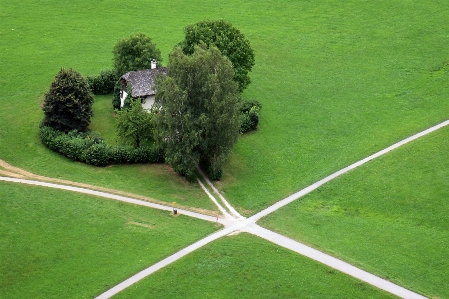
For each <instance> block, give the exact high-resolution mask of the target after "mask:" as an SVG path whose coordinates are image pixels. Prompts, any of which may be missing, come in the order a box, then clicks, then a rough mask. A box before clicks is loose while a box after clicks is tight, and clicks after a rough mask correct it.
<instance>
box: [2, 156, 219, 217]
mask: <svg viewBox="0 0 449 299" xmlns="http://www.w3.org/2000/svg"><path fill="white" fill-rule="evenodd" d="M0 175H2V176H5V177H12V178H17V179H28V180H35V181H40V182H48V183H55V184H62V185H67V186H75V187H80V188H84V189H90V190H96V191H100V192H106V193H110V194H117V195H121V196H125V197H130V198H135V199H140V200H143V201H148V202H152V203H156V204H159V205H167V204H168V203H167V202H164V201H160V200H157V199H154V198H151V197H147V196H143V195H139V194H134V193H130V192H125V191H121V190H116V189H110V188H104V187H99V186H95V185H89V184H84V183H78V182H73V181H68V180H63V179H56V178H50V177H46V176H41V175H37V174H34V173H32V172H28V171H26V170H23V169H21V168H18V167H14V166H12V165H10V164H8V163H7V162H5V161H3V160H0ZM178 208H180V209H183V210H189V211H193V212H197V213H201V214H205V215H209V216H216V215H217V212H216V211H211V210H206V209H200V208H192V207H187V206H183V205H179V204H178Z"/></svg>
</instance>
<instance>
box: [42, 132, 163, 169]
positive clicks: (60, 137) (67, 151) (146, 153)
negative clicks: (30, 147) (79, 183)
mask: <svg viewBox="0 0 449 299" xmlns="http://www.w3.org/2000/svg"><path fill="white" fill-rule="evenodd" d="M39 135H40V138H41V140H42V143H44V144H45V145H46V146H47V147H48V148H49V149H51V150H52V151H55V152H58V153H60V154H61V155H63V156H65V157H67V158H69V159H70V160H74V161H81V162H85V163H87V164H90V165H95V166H106V165H108V164H127V163H161V162H164V150H163V148H161V147H158V146H152V147H149V146H144V147H140V148H136V149H134V148H133V147H131V146H122V145H113V146H108V145H107V144H106V143H105V142H104V140H103V138H102V137H101V136H99V135H98V134H96V133H92V132H89V133H82V132H78V131H71V132H69V133H67V134H66V133H64V132H61V131H58V130H55V129H53V128H51V127H48V126H41V127H40V133H39Z"/></svg>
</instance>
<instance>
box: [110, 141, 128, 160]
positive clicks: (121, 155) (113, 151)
mask: <svg viewBox="0 0 449 299" xmlns="http://www.w3.org/2000/svg"><path fill="white" fill-rule="evenodd" d="M131 150H132V148H131V147H125V146H120V145H112V146H109V147H108V156H109V163H111V164H127V163H131Z"/></svg>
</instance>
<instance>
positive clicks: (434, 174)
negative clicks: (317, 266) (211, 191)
mask: <svg viewBox="0 0 449 299" xmlns="http://www.w3.org/2000/svg"><path fill="white" fill-rule="evenodd" d="M447 148H449V128H444V129H442V130H440V131H438V132H435V133H432V134H431V135H428V136H426V137H423V138H422V139H419V140H417V141H415V142H413V143H411V144H408V145H406V146H404V147H402V148H400V149H397V150H396V151H394V152H391V153H389V154H387V155H386V156H383V157H381V158H378V159H377V160H374V161H372V162H369V163H368V164H366V165H364V166H361V167H360V168H357V169H355V170H353V171H352V172H350V173H348V174H345V175H344V176H342V177H340V178H337V179H335V180H334V181H332V182H330V183H328V184H326V185H324V186H322V187H321V188H319V189H317V190H316V191H315V192H313V193H311V194H309V195H307V196H306V197H304V198H303V199H300V200H298V201H296V202H294V203H292V204H290V205H289V206H288V207H284V208H283V209H281V210H279V211H277V212H275V213H274V214H273V215H270V216H268V217H267V218H266V219H263V220H262V221H261V224H262V225H263V226H266V227H268V228H271V229H273V230H276V231H278V232H280V233H282V234H284V235H286V236H290V237H293V238H295V239H298V240H301V241H304V242H306V243H309V244H311V245H312V246H313V247H316V248H320V249H322V250H324V251H326V252H329V253H331V254H332V255H335V256H337V257H340V258H342V259H343V260H346V261H348V262H350V263H353V264H355V265H357V266H360V267H362V268H363V269H365V270H367V271H369V272H372V273H375V274H377V275H380V276H382V277H386V278H387V279H389V280H392V281H394V282H396V283H398V284H399V285H402V286H405V287H408V288H410V289H412V290H414V291H417V292H419V293H423V294H424V295H426V296H428V297H431V298H433V297H435V298H448V297H449V289H448V288H447V287H446V286H447V282H448V281H449V271H448V269H449V248H448V246H447V244H449V203H448V201H447V196H448V190H449V182H448V180H447V178H448V176H449V155H448V154H447V151H446V150H442V149H447Z"/></svg>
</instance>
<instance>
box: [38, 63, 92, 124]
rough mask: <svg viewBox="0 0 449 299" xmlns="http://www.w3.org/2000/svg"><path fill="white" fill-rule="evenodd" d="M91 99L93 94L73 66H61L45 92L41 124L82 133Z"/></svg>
mask: <svg viewBox="0 0 449 299" xmlns="http://www.w3.org/2000/svg"><path fill="white" fill-rule="evenodd" d="M93 102H94V97H93V95H92V92H91V91H90V88H89V85H88V84H87V82H86V80H85V79H84V78H83V76H81V74H80V73H78V72H77V71H76V70H74V69H68V70H67V69H64V68H61V70H60V71H59V72H58V74H56V76H55V79H54V80H53V82H52V83H51V85H50V90H49V91H48V92H47V93H46V94H45V99H44V104H43V107H42V110H44V115H45V117H44V120H43V125H45V126H50V127H52V128H54V129H56V130H59V131H63V132H69V131H72V130H77V131H80V132H84V131H86V130H87V127H88V126H89V124H90V118H91V116H92V115H93V112H92V104H93Z"/></svg>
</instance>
